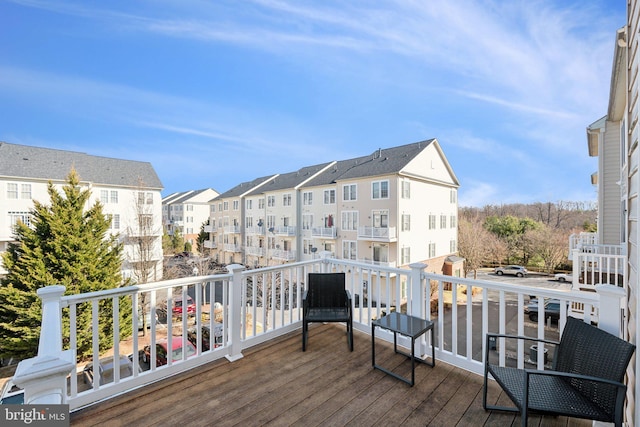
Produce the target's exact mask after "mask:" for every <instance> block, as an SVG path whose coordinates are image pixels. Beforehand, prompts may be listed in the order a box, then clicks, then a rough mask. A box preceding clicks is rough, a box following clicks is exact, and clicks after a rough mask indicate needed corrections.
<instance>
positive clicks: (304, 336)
mask: <svg viewBox="0 0 640 427" xmlns="http://www.w3.org/2000/svg"><path fill="white" fill-rule="evenodd" d="M302 351H307V322H305V321H304V320H303V321H302Z"/></svg>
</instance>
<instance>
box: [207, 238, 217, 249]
mask: <svg viewBox="0 0 640 427" xmlns="http://www.w3.org/2000/svg"><path fill="white" fill-rule="evenodd" d="M204 247H205V248H207V249H216V248H217V247H218V243H216V242H214V241H211V240H205V241H204Z"/></svg>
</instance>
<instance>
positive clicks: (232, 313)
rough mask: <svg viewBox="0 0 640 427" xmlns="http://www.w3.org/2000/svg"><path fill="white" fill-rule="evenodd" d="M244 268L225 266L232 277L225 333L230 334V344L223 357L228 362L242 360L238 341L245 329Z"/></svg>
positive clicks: (238, 265)
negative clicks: (243, 313) (243, 305)
mask: <svg viewBox="0 0 640 427" xmlns="http://www.w3.org/2000/svg"><path fill="white" fill-rule="evenodd" d="M245 269H246V268H245V266H243V265H240V264H231V265H228V266H227V270H229V272H230V273H231V274H233V277H232V278H231V283H230V284H229V288H230V289H229V307H228V308H229V317H228V318H229V325H225V327H227V331H229V332H228V333H229V334H230V338H231V344H230V345H229V353H228V354H227V355H226V356H225V357H226V358H227V359H228V360H229V361H230V362H235V361H236V360H239V359H242V358H243V357H244V356H243V355H242V346H241V344H240V340H241V338H242V328H246V327H247V325H246V318H245V319H243V318H242V312H243V307H242V305H241V303H242V272H243V271H244V270H245Z"/></svg>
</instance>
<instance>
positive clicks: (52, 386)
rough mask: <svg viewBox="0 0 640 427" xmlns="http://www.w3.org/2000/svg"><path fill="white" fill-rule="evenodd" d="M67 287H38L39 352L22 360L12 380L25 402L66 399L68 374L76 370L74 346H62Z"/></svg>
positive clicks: (63, 401) (62, 400)
mask: <svg viewBox="0 0 640 427" xmlns="http://www.w3.org/2000/svg"><path fill="white" fill-rule="evenodd" d="M64 291H65V287H64V286H60V285H54V286H45V287H43V288H40V289H38V291H37V293H38V296H39V297H40V299H41V300H42V323H41V326H40V340H39V343H38V355H37V356H36V357H32V358H31V359H25V360H23V361H21V362H20V363H19V364H18V367H17V369H16V373H15V375H14V377H13V382H14V383H15V384H16V385H18V386H19V387H22V388H23V389H24V403H27V404H63V403H66V400H67V375H69V373H72V374H73V370H74V368H75V361H74V356H73V352H72V350H66V351H63V350H62V318H61V315H62V310H61V297H62V295H63V294H64ZM74 380H75V379H74Z"/></svg>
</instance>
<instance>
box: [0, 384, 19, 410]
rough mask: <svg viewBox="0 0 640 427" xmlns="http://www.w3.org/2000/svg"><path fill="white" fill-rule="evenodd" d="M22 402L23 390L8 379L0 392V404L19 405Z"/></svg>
mask: <svg viewBox="0 0 640 427" xmlns="http://www.w3.org/2000/svg"><path fill="white" fill-rule="evenodd" d="M23 403H24V390H23V389H21V388H20V387H18V386H17V385H15V384H14V383H13V380H12V379H9V380H8V381H7V382H6V383H4V386H2V392H1V393H0V404H2V405H21V404H23Z"/></svg>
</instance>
